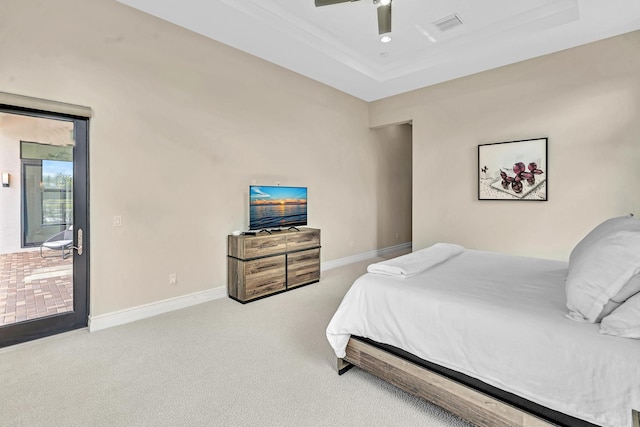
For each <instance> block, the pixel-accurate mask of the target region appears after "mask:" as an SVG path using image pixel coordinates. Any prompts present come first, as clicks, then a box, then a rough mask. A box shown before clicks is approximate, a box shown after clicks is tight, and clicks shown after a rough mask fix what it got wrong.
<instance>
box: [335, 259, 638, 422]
mask: <svg viewBox="0 0 640 427" xmlns="http://www.w3.org/2000/svg"><path fill="white" fill-rule="evenodd" d="M566 276H567V263H565V262H561V261H552V260H543V259H537V258H526V257H515V256H508V255H501V254H496V253H490V252H482V251H474V250H465V251H464V252H463V253H462V254H460V255H457V256H455V257H453V258H451V259H449V260H447V261H445V262H443V263H441V264H438V265H435V266H433V267H431V268H429V269H427V270H426V271H424V272H422V273H421V274H418V275H416V276H414V277H410V278H405V279H399V278H394V277H389V276H383V275H378V274H372V273H367V274H365V275H363V276H362V277H360V278H359V279H357V280H356V281H355V282H354V284H353V286H352V287H351V289H350V290H349V292H348V293H347V294H346V295H345V297H344V299H343V301H342V303H341V304H340V306H339V308H338V310H337V311H336V313H335V315H334V317H333V319H332V320H331V322H330V323H329V326H328V328H327V338H328V340H329V342H330V344H331V346H332V347H333V349H334V351H335V353H336V355H337V356H338V357H344V355H345V347H346V345H347V342H348V340H349V337H350V336H351V335H356V336H361V337H366V338H370V339H372V340H375V341H378V342H381V343H385V344H390V345H393V346H395V347H398V348H401V349H403V350H406V351H408V352H410V353H412V354H414V355H416V356H418V357H420V358H422V359H425V360H428V361H431V362H434V363H437V364H439V365H442V366H445V367H447V368H451V369H454V370H456V371H458V372H462V373H464V374H467V375H469V376H472V377H475V378H478V379H480V380H482V381H484V382H486V383H488V384H491V385H493V386H496V387H498V388H500V389H502V390H506V391H509V392H512V393H514V394H517V395H519V396H521V397H524V398H526V399H529V400H531V401H533V402H536V403H538V404H541V405H543V406H546V407H548V408H551V409H554V410H557V411H560V412H563V413H565V414H568V415H571V416H573V417H576V418H580V419H583V420H586V421H589V422H592V423H595V424H598V425H603V426H612V427H628V426H630V425H631V409H632V408H635V409H640V341H638V340H632V339H624V338H618V337H612V336H607V335H602V334H599V333H598V328H599V325H597V324H589V323H576V322H573V321H571V320H569V319H567V317H565V314H566V312H567V309H566V296H565V284H564V281H565V278H566Z"/></svg>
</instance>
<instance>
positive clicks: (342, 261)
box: [320, 242, 412, 271]
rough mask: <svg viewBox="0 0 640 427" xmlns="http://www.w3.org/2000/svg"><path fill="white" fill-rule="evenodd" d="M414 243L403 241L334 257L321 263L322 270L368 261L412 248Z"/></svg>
mask: <svg viewBox="0 0 640 427" xmlns="http://www.w3.org/2000/svg"><path fill="white" fill-rule="evenodd" d="M411 247H412V243H411V242H407V243H402V244H400V245H395V246H389V247H387V248H382V249H374V250H372V251H368V252H363V253H361V254H356V255H351V256H348V257H344V258H339V259H334V260H332V261H327V262H323V263H322V265H320V271H326V270H331V269H332V268H338V267H344V266H345V265H349V264H353V263H354V262H360V261H366V260H368V259H371V258H376V257H379V256H385V255H386V254H388V253H390V252H395V251H400V250H407V249H408V250H411Z"/></svg>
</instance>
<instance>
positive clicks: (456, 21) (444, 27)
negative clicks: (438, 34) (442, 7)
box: [433, 13, 462, 32]
mask: <svg viewBox="0 0 640 427" xmlns="http://www.w3.org/2000/svg"><path fill="white" fill-rule="evenodd" d="M433 25H435V26H436V27H437V28H438V29H439V30H440V31H442V32H445V31H449V30H452V29H454V28H455V27H458V26H460V25H462V19H460V16H458V14H457V13H454V14H453V15H449V16H445V17H444V18H441V19H438V20H437V21H435V22H433Z"/></svg>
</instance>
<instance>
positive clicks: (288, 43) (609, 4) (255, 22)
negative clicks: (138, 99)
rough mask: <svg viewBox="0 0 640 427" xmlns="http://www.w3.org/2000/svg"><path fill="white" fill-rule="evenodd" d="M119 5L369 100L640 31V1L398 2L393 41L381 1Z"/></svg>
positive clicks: (196, 0) (133, 0)
mask: <svg viewBox="0 0 640 427" xmlns="http://www.w3.org/2000/svg"><path fill="white" fill-rule="evenodd" d="M117 1H119V2H120V3H123V4H126V5H128V6H131V7H133V8H136V9H138V10H141V11H143V12H146V13H149V14H151V15H154V16H156V17H158V18H161V19H164V20H166V21H169V22H171V23H174V24H176V25H179V26H181V27H184V28H187V29H189V30H191V31H195V32H197V33H199V34H202V35H204V36H206V37H209V38H211V39H214V40H217V41H219V42H222V43H224V44H227V45H229V46H232V47H235V48H237V49H240V50H242V51H244V52H247V53H250V54H252V55H254V56H257V57H259V58H262V59H265V60H267V61H269V62H272V63H275V64H278V65H280V66H282V67H284V68H287V69H290V70H292V71H295V72H297V73H299V74H302V75H304V76H307V77H309V78H312V79H314V80H317V81H319V82H322V83H325V84H327V85H329V86H332V87H334V88H336V89H339V90H341V91H343V92H346V93H348V94H351V95H353V96H356V97H358V98H360V99H363V100H365V101H373V100H376V99H381V98H385V97H388V96H392V95H396V94H399V93H403V92H407V91H410V90H413V89H418V88H420V87H424V86H429V85H432V84H436V83H440V82H443V81H446V80H451V79H455V78H458V77H462V76H465V75H469V74H473V73H477V72H480V71H484V70H488V69H491V68H496V67H500V66H503V65H507V64H511V63H515V62H519V61H523V60H526V59H530V58H534V57H537V56H541V55H545V54H548V53H552V52H556V51H559V50H563V49H568V48H571V47H575V46H579V45H582V44H585V43H590V42H593V41H596V40H600V39H604V38H607V37H612V36H615V35H618V34H622V33H626V32H630V31H633V30H637V29H640V1H638V0H608V1H605V0H519V1H513V0H483V1H477V0H453V1H452V0H393V3H392V7H393V9H392V31H391V33H389V34H388V35H390V36H391V38H392V40H391V42H389V43H381V41H380V36H379V35H378V26H377V25H378V24H377V15H376V5H374V4H373V1H372V0H360V1H353V2H346V3H339V4H334V5H330V6H324V7H315V5H314V0H163V1H158V0H117ZM456 20H459V21H461V24H460V25H453V26H452V28H450V29H443V28H444V27H447V26H451V25H449V24H458V22H456ZM443 22H444V25H443Z"/></svg>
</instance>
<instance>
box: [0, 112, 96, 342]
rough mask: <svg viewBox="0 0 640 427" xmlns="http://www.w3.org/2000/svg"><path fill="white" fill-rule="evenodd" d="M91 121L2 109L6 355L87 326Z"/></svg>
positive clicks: (1, 278)
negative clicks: (15, 348)
mask: <svg viewBox="0 0 640 427" xmlns="http://www.w3.org/2000/svg"><path fill="white" fill-rule="evenodd" d="M87 149H88V121H87V119H84V118H78V117H71V116H65V115H59V114H54V113H46V112H40V111H30V110H26V109H20V108H12V107H6V106H0V169H1V172H2V176H3V187H1V188H0V224H4V225H5V226H4V227H2V226H0V347H2V346H7V345H12V344H16V343H20V342H24V341H29V340H32V339H35V338H40V337H44V336H48V335H52V334H56V333H60V332H65V331H69V330H72V329H77V328H81V327H84V326H86V325H87V319H88V299H87V298H88V265H89V264H88V259H89V253H88V245H87V243H88V233H87V231H88V228H87V225H88V209H87V200H88V197H87V195H88V192H87V190H88V174H87V171H88V168H87V163H88V156H87V152H88V151H87Z"/></svg>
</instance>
